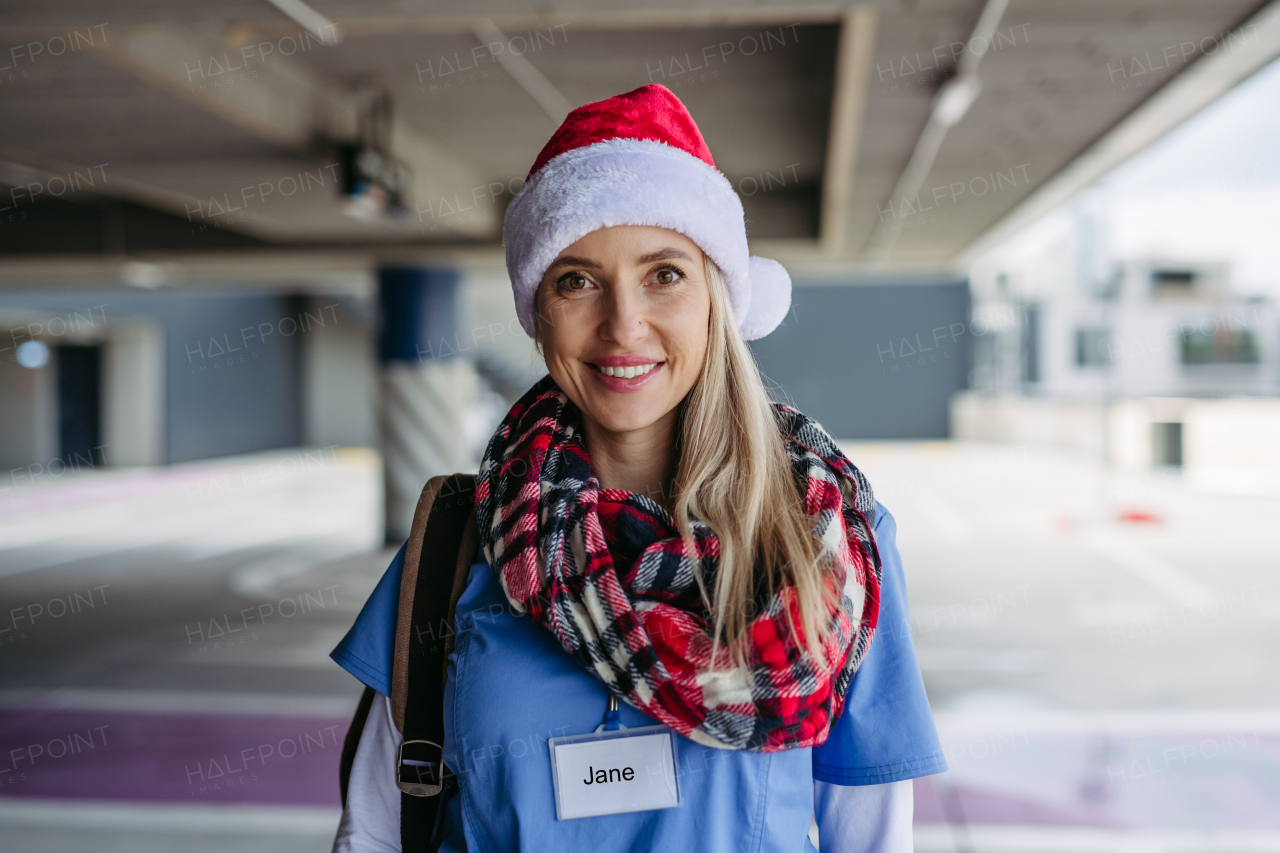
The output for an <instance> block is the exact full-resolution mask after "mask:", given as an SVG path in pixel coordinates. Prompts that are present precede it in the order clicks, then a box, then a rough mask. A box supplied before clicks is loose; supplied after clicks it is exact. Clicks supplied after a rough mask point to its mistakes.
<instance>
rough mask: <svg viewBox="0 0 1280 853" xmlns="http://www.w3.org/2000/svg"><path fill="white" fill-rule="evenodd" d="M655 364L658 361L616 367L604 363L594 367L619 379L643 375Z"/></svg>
mask: <svg viewBox="0 0 1280 853" xmlns="http://www.w3.org/2000/svg"><path fill="white" fill-rule="evenodd" d="M657 366H658V362H656V361H652V362H649V363H648V364H634V365H627V366H625V367H624V366H622V365H618V366H617V367H609V366H607V365H604V366H602V365H596V369H597V370H599V371H600V372H601V373H603V374H604V375H605V376H617V377H619V378H621V379H632V378H634V377H636V376H644V375H645V374H646V373H648V372H649V371H650V370H653V369H654V368H655V367H657Z"/></svg>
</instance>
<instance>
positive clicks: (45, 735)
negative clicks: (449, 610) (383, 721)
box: [0, 709, 350, 806]
mask: <svg viewBox="0 0 1280 853" xmlns="http://www.w3.org/2000/svg"><path fill="white" fill-rule="evenodd" d="M349 724H350V719H349V718H344V719H335V718H318V717H303V716H261V715H258V716H250V715H228V714H212V713H210V714H173V713H156V714H150V713H143V712H137V711H95V710H86V709H75V710H47V709H6V710H3V711H0V796H9V797H63V798H85V799H115V800H152V801H155V800H161V801H182V802H193V801H194V802H232V803H264V804H281V805H285V804H287V805H324V806H336V805H339V795H338V762H339V759H340V757H341V754H342V739H343V738H344V737H345V736H346V732H347V726H348V725H349Z"/></svg>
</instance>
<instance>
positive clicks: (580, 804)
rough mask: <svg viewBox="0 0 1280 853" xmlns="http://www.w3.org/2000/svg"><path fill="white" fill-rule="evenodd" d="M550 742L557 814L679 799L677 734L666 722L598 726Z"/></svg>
mask: <svg viewBox="0 0 1280 853" xmlns="http://www.w3.org/2000/svg"><path fill="white" fill-rule="evenodd" d="M548 745H549V746H550V747H551V778H552V782H553V784H554V786H555V793H556V819H557V820H572V819H574V818H580V817H595V816H597V815H606V814H623V813H624V812H647V811H652V810H655V809H670V808H675V807H676V806H678V805H680V786H679V784H678V783H677V779H676V736H675V732H673V731H671V729H669V728H667V727H666V726H645V727H644V728H638V729H618V730H616V731H602V730H597V731H595V732H593V733H591V734H585V735H574V736H572V737H557V738H552V739H551V740H550V741H548Z"/></svg>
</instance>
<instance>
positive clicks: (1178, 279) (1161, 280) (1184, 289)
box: [1151, 269, 1199, 297]
mask: <svg viewBox="0 0 1280 853" xmlns="http://www.w3.org/2000/svg"><path fill="white" fill-rule="evenodd" d="M1198 278H1199V276H1198V275H1196V273H1195V272H1194V271H1192V270H1176V269H1174V270H1169V269H1166V270H1152V271H1151V294H1152V295H1153V296H1157V297H1161V296H1172V297H1185V296H1194V295H1195V292H1196V280H1197V279H1198Z"/></svg>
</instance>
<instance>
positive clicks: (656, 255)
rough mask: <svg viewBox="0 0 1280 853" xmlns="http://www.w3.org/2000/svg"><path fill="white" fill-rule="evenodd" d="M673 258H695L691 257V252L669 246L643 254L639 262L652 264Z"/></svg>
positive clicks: (690, 259) (689, 259)
mask: <svg viewBox="0 0 1280 853" xmlns="http://www.w3.org/2000/svg"><path fill="white" fill-rule="evenodd" d="M672 258H680V259H682V260H686V261H692V260H693V258H691V257H689V254H688V253H687V252H683V251H681V250H680V249H676V248H674V247H672V246H668V247H666V248H665V249H659V250H658V251H656V252H650V253H649V254H647V255H641V256H640V258H639V260H638V261H637V263H641V264H651V263H653V262H654V261H669V260H671V259H672Z"/></svg>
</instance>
